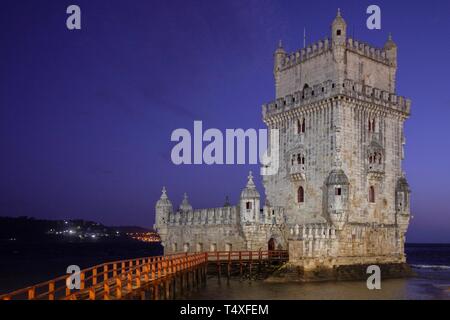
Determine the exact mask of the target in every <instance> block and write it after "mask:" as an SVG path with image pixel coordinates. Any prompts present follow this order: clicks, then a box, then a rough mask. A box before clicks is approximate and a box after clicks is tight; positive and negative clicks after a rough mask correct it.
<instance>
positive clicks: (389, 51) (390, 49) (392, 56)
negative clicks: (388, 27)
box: [384, 33, 397, 66]
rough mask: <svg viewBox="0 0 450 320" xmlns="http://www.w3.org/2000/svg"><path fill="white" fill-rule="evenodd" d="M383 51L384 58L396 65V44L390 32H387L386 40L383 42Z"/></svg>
mask: <svg viewBox="0 0 450 320" xmlns="http://www.w3.org/2000/svg"><path fill="white" fill-rule="evenodd" d="M384 51H386V58H387V59H388V60H389V63H390V64H391V65H393V66H396V65H397V44H396V43H395V42H394V40H392V34H390V33H389V37H388V40H387V41H386V43H385V44H384Z"/></svg>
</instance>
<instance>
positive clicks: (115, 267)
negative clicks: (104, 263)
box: [113, 263, 117, 278]
mask: <svg viewBox="0 0 450 320" xmlns="http://www.w3.org/2000/svg"><path fill="white" fill-rule="evenodd" d="M115 277H117V263H114V264H113V278H115Z"/></svg>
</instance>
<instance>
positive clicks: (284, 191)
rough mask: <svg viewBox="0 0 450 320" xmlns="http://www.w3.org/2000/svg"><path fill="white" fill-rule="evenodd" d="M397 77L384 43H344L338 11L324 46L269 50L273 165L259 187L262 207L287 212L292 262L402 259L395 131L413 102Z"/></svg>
mask: <svg viewBox="0 0 450 320" xmlns="http://www.w3.org/2000/svg"><path fill="white" fill-rule="evenodd" d="M396 72H397V46H396V44H395V43H394V41H393V40H392V37H391V35H389V38H388V41H387V42H386V44H385V46H384V47H383V48H375V47H372V46H369V45H367V44H365V43H363V42H359V41H357V40H354V39H351V38H349V37H348V36H347V24H346V22H345V20H344V18H343V17H342V15H341V12H340V10H338V13H337V15H336V17H335V19H334V20H333V22H332V24H331V36H330V37H329V38H325V39H324V40H322V41H319V42H318V43H314V44H312V45H310V46H308V47H307V48H305V49H301V50H299V51H297V52H294V53H290V54H288V53H286V51H285V50H284V49H283V47H282V46H281V43H280V45H279V46H278V48H277V50H276V51H275V55H274V78H275V91H276V101H274V102H271V103H268V104H266V105H264V106H263V117H264V122H265V123H266V124H267V126H268V128H269V131H270V130H273V129H278V130H279V134H280V140H279V150H280V159H279V160H280V164H281V165H280V168H279V170H278V173H277V174H275V175H272V176H265V177H264V187H265V191H266V196H267V199H268V201H269V202H270V204H271V205H273V206H276V207H284V209H285V219H286V221H287V225H288V228H290V231H289V233H290V234H289V254H290V260H292V262H293V263H296V264H298V265H300V266H302V267H304V268H307V269H308V268H315V267H317V265H318V264H319V262H318V261H319V259H317V258H321V259H322V260H321V261H322V264H325V266H330V267H331V266H336V265H345V264H357V263H373V262H378V263H403V262H404V261H405V256H404V247H403V246H404V242H405V232H406V230H407V226H408V223H409V216H410V211H409V199H410V198H409V193H410V191H409V187H408V183H407V182H406V178H405V176H404V174H403V171H402V159H403V145H404V141H405V139H404V130H403V126H404V121H405V120H406V119H407V118H408V116H409V114H410V105H411V103H410V101H409V100H407V99H405V98H403V97H400V96H397V95H396V89H395V88H396V83H395V81H396ZM323 258H326V259H325V260H323ZM327 259H328V260H327Z"/></svg>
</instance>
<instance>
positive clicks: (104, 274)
mask: <svg viewBox="0 0 450 320" xmlns="http://www.w3.org/2000/svg"><path fill="white" fill-rule="evenodd" d="M103 281H105V282H106V281H108V265H107V264H105V265H104V266H103Z"/></svg>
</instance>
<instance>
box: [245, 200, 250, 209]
mask: <svg viewBox="0 0 450 320" xmlns="http://www.w3.org/2000/svg"><path fill="white" fill-rule="evenodd" d="M245 208H246V209H247V210H251V209H252V203H251V202H250V201H247V202H246V203H245Z"/></svg>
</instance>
